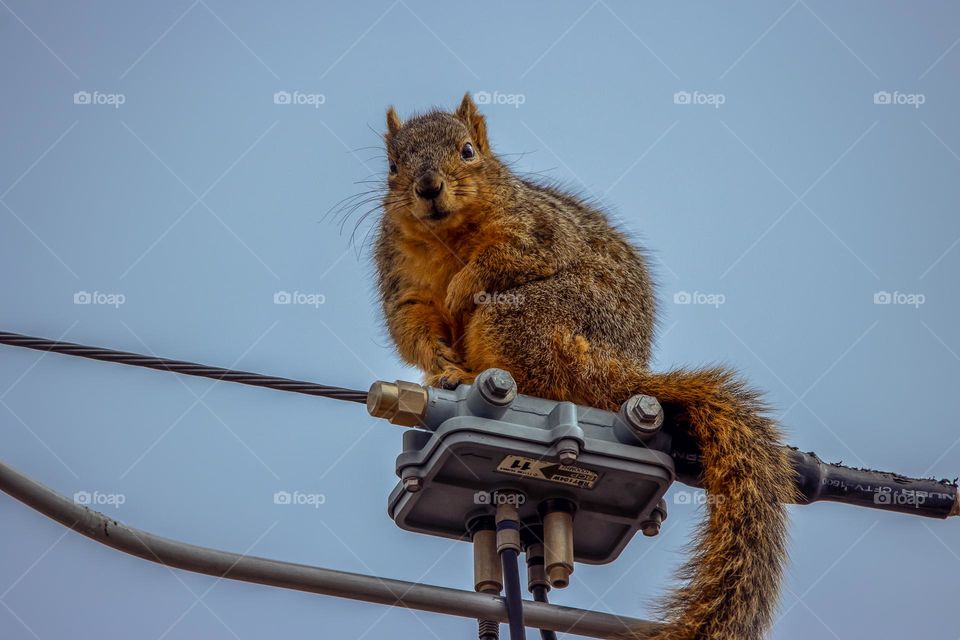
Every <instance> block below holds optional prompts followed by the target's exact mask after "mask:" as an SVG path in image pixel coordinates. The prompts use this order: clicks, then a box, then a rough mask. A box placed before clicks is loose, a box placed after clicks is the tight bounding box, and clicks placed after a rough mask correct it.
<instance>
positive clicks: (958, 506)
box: [947, 489, 960, 518]
mask: <svg viewBox="0 0 960 640" xmlns="http://www.w3.org/2000/svg"><path fill="white" fill-rule="evenodd" d="M950 516H960V489H958V490H957V495H956V497H955V498H954V499H953V508H952V509H950V513H948V514H947V517H948V518H949V517H950Z"/></svg>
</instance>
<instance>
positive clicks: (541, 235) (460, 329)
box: [375, 95, 794, 640]
mask: <svg viewBox="0 0 960 640" xmlns="http://www.w3.org/2000/svg"><path fill="white" fill-rule="evenodd" d="M385 141H386V149H387V155H388V158H389V159H390V163H391V171H390V175H389V177H388V179H387V190H386V195H385V197H384V199H383V216H382V219H381V224H380V229H379V232H378V237H377V241H376V251H375V258H376V262H377V267H378V272H379V288H380V294H381V300H382V304H383V308H384V314H385V318H386V323H387V328H388V330H389V333H390V335H391V337H392V338H393V340H394V343H395V344H396V347H397V350H398V351H399V353H400V355H401V356H402V357H403V358H404V359H405V360H407V361H408V362H410V363H412V364H414V365H416V366H418V367H420V368H421V369H422V370H423V371H424V373H425V378H426V382H427V383H428V384H431V385H437V386H439V385H444V386H452V385H456V384H459V383H465V382H470V381H471V380H473V378H474V376H475V375H476V373H478V372H480V371H482V370H484V369H486V368H488V367H500V368H503V369H506V370H508V371H510V372H511V373H512V374H513V376H514V377H515V378H516V380H517V383H518V385H519V387H520V390H521V392H523V393H527V394H531V395H536V396H541V397H545V398H552V399H556V400H570V401H573V402H577V403H582V404H587V405H592V406H596V407H602V408H604V409H611V410H615V409H616V408H617V407H618V406H619V405H620V404H621V403H622V402H623V401H624V400H626V399H627V398H628V397H629V396H631V395H633V394H635V393H641V392H642V393H646V394H650V395H653V396H656V397H657V398H659V399H660V401H661V402H662V403H663V404H664V406H665V407H666V409H667V411H669V412H671V413H672V415H678V416H683V417H684V418H685V420H686V421H687V422H688V423H689V424H690V428H691V430H692V433H693V435H694V437H695V439H696V441H697V443H698V444H699V446H700V449H701V453H702V456H703V463H704V469H705V471H704V477H703V484H704V487H705V488H706V490H707V492H708V494H709V495H710V496H711V500H710V501H709V503H708V504H709V514H708V518H707V519H706V521H705V522H704V523H703V525H702V526H701V528H700V531H699V533H698V536H697V540H696V548H695V552H694V555H693V557H692V558H691V560H690V561H689V562H688V563H687V565H686V566H685V568H684V569H683V570H682V572H681V577H682V578H683V579H684V584H683V585H682V586H681V587H680V588H679V589H677V590H676V591H675V592H673V593H672V594H671V595H670V596H669V597H668V599H667V600H666V602H665V604H664V614H665V616H666V618H667V622H668V623H669V624H668V626H667V627H666V630H665V631H663V632H662V633H660V634H659V635H658V636H657V637H658V638H661V639H670V640H680V639H685V640H693V639H700V640H754V639H757V638H760V637H762V636H763V634H764V632H765V631H766V629H767V627H768V626H769V625H770V622H771V618H772V612H773V610H774V608H775V603H776V601H777V593H778V589H779V583H780V578H781V574H782V570H783V564H784V562H785V560H786V553H785V544H784V540H785V538H786V524H787V522H786V513H785V509H784V506H783V505H784V504H785V503H788V502H791V501H792V500H793V497H794V496H793V494H792V489H791V488H790V487H791V486H792V483H791V482H789V478H790V477H791V474H792V473H793V471H792V469H791V467H790V464H789V462H788V460H787V457H786V454H785V453H784V452H783V450H782V449H781V448H780V447H778V446H777V445H778V444H779V442H780V434H779V432H778V430H777V427H776V425H775V424H774V423H773V421H771V420H770V419H769V418H768V417H766V415H765V408H764V406H763V403H762V401H761V400H760V399H759V398H758V396H757V395H756V394H755V393H754V392H753V391H751V390H750V389H748V388H747V387H745V386H744V385H743V384H742V382H740V381H739V380H738V379H737V378H736V376H735V375H734V374H733V373H732V372H729V371H727V370H724V369H719V368H710V369H695V370H676V371H671V372H667V373H654V372H651V371H650V370H649V368H648V364H649V359H650V351H651V344H652V340H653V331H654V325H655V322H654V317H655V302H654V296H653V284H652V282H651V279H650V276H649V273H648V270H647V267H646V262H645V259H644V256H643V253H642V252H641V251H639V250H638V249H637V248H636V247H634V246H633V245H632V244H631V243H630V242H629V241H628V239H627V238H626V237H625V236H624V235H623V234H622V233H621V232H620V231H619V230H617V229H615V228H614V227H613V226H612V225H610V223H609V222H608V220H607V218H606V216H605V215H604V214H603V212H602V211H600V210H599V209H598V208H597V207H595V206H593V205H591V204H590V203H588V202H586V201H584V200H583V199H581V198H578V197H576V196H574V195H571V194H569V193H567V192H565V191H563V190H561V189H558V188H555V187H552V186H547V185H544V184H540V183H536V182H533V181H529V180H525V179H522V178H519V177H517V176H516V175H514V174H513V173H512V172H511V171H510V169H509V168H508V167H507V166H506V165H504V163H503V162H502V161H501V160H500V159H499V158H498V157H497V156H496V155H495V154H494V153H493V152H492V151H491V149H490V146H489V141H488V139H487V130H486V123H485V120H484V118H483V116H482V115H481V114H480V113H479V112H478V111H477V108H476V106H475V105H474V103H473V101H472V100H471V99H470V97H469V95H467V96H464V99H463V102H462V103H461V105H460V107H459V108H458V109H457V111H456V112H454V113H446V112H442V111H433V112H430V113H427V114H424V115H421V116H417V117H414V118H412V119H410V120H409V121H408V122H407V123H402V122H401V120H400V118H399V117H398V116H397V114H396V112H395V111H394V110H393V108H390V110H389V111H388V112H387V133H386V135H385ZM468 143H469V145H470V147H471V148H472V150H473V152H474V154H473V155H470V154H468V153H467V149H466V145H467V144H468ZM441 184H442V187H438V185H441ZM424 194H427V195H424ZM478 295H480V296H487V297H480V298H478V297H477V296H478ZM497 295H499V296H500V297H499V298H495V297H494V296H497ZM504 296H506V297H504ZM491 297H494V298H493V301H492V302H491ZM638 637H639V636H638Z"/></svg>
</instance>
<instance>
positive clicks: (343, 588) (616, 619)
mask: <svg viewBox="0 0 960 640" xmlns="http://www.w3.org/2000/svg"><path fill="white" fill-rule="evenodd" d="M0 490H3V491H4V492H6V493H8V494H9V495H11V496H12V497H14V498H16V499H17V500H19V501H20V502H23V503H24V504H26V505H28V506H30V507H32V508H34V509H36V510H37V511H39V512H40V513H42V514H44V515H45V516H47V517H49V518H52V519H53V520H56V521H57V522H59V523H60V524H62V525H64V526H65V527H67V528H69V529H72V530H74V531H76V532H77V533H80V534H82V535H85V536H87V537H88V538H91V539H92V540H96V541H97V542H99V543H101V544H105V545H107V546H108V547H113V548H114V549H117V550H118V551H123V552H124V553H129V554H131V555H134V556H137V557H139V558H143V559H144V560H149V561H151V562H156V563H159V564H162V565H166V566H168V567H175V568H178V569H183V570H185V571H193V572H196V573H204V574H207V575H211V576H216V577H218V578H227V579H230V580H240V581H243V582H253V583H256V584H264V585H269V586H274V587H283V588H285V589H294V590H297V591H306V592H309V593H317V594H321V595H328V596H337V597H341V598H350V599H352V600H361V601H364V602H372V603H375V604H383V605H388V606H398V607H404V608H407V609H416V610H418V611H429V612H431V613H443V614H447V615H455V616H462V617H465V618H476V619H487V620H497V621H499V622H507V609H506V605H505V603H504V600H503V599H502V598H499V597H496V596H492V595H488V594H483V593H474V592H472V591H462V590H460V589H450V588H447V587H437V586H432V585H424V584H417V583H415V582H405V581H402V580H391V579H388V578H377V577H374V576H365V575H361V574H356V573H347V572H344V571H334V570H332V569H322V568H319V567H311V566H307V565H302V564H293V563H290V562H281V561H279V560H270V559H268V558H257V557H253V556H244V555H240V554H237V553H230V552H228V551H220V550H217V549H208V548H206V547H198V546H194V545H191V544H187V543H185V542H179V541H176V540H170V539H168V538H162V537H160V536H156V535H153V534H152V533H148V532H146V531H141V530H140V529H134V528H133V527H128V526H127V525H125V524H123V523H122V522H118V521H116V520H114V519H112V518H109V517H107V516H105V515H104V514H102V513H99V512H97V511H93V510H91V509H88V508H87V507H85V506H82V505H78V504H74V503H73V502H72V501H71V500H68V499H67V498H65V497H64V496H62V495H60V494H58V493H56V492H55V491H53V490H51V489H49V488H47V487H46V486H44V485H42V484H40V483H39V482H37V481H35V480H33V479H31V478H29V477H27V476H25V475H23V474H22V473H20V472H18V471H16V470H15V469H13V468H11V467H9V466H8V465H6V464H4V463H3V462H0ZM523 615H524V619H525V621H526V624H528V625H529V626H531V627H537V628H540V629H548V630H552V631H560V632H564V633H572V634H576V635H581V636H588V637H593V638H623V639H626V638H630V639H631V640H642V639H643V638H649V637H652V636H653V635H654V634H655V633H656V632H658V631H659V630H661V629H662V628H663V626H662V625H660V624H658V623H655V622H649V621H646V620H640V619H637V618H625V617H621V616H616V615H612V614H608V613H600V612H597V611H587V610H585V609H574V608H571V607H561V606H557V605H550V604H543V603H540V602H531V601H527V600H525V601H524V602H523Z"/></svg>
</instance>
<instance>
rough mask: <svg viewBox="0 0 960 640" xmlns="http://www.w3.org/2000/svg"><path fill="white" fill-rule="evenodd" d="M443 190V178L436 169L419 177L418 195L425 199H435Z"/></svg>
mask: <svg viewBox="0 0 960 640" xmlns="http://www.w3.org/2000/svg"><path fill="white" fill-rule="evenodd" d="M441 191H443V179H442V178H441V177H440V174H439V173H437V172H436V171H430V172H428V173H425V174H424V175H422V176H420V178H418V179H417V195H418V196H420V197H421V198H423V199H424V200H433V199H434V198H436V197H437V196H439V195H440V192H441Z"/></svg>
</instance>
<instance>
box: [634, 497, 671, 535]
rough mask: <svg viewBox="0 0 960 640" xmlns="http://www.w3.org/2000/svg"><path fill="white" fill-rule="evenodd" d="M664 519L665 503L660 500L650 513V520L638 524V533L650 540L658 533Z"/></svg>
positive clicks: (665, 516) (665, 515) (665, 512)
mask: <svg viewBox="0 0 960 640" xmlns="http://www.w3.org/2000/svg"><path fill="white" fill-rule="evenodd" d="M666 518H667V503H666V502H665V501H664V500H660V502H658V503H657V506H655V507H654V508H653V511H652V512H651V513H650V519H649V520H644V521H643V522H641V523H640V531H642V532H643V535H645V536H647V537H648V538H652V537H653V536H655V535H658V534H659V533H660V525H661V524H663V521H664V520H666Z"/></svg>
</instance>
